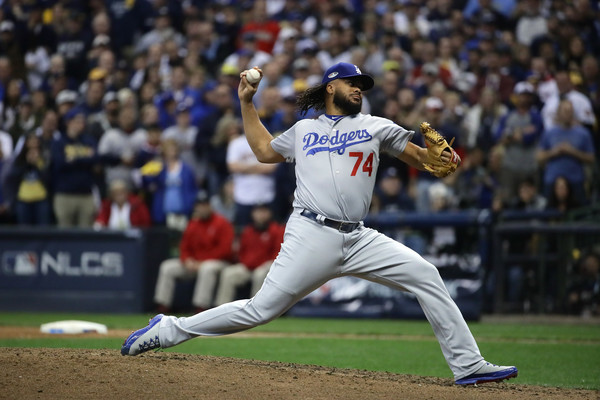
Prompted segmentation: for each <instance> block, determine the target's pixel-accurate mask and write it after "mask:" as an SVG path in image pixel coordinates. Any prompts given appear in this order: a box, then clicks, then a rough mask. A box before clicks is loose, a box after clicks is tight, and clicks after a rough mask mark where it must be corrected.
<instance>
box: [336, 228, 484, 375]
mask: <svg viewBox="0 0 600 400" xmlns="http://www.w3.org/2000/svg"><path fill="white" fill-rule="evenodd" d="M362 243H368V245H369V248H368V250H367V249H362V251H361V247H363V246H362ZM348 246H349V249H350V252H349V254H348V255H347V256H346V260H348V261H347V262H346V264H345V267H344V273H350V274H352V275H355V276H358V277H362V278H365V279H369V280H372V281H374V282H378V283H381V284H384V285H386V286H389V287H393V288H396V289H400V290H406V291H409V292H411V293H413V294H414V295H415V296H416V297H417V300H418V301H419V304H420V305H421V307H422V309H423V312H424V313H425V316H426V317H427V320H428V321H429V323H430V324H431V326H432V328H433V332H434V333H435V336H436V338H437V339H438V341H439V343H440V346H441V348H442V352H443V354H444V357H445V358H446V362H447V363H448V366H449V367H450V369H451V370H452V372H453V374H454V376H455V378H457V379H458V378H462V377H465V376H467V375H470V374H471V373H473V372H475V371H477V370H478V369H479V368H480V367H481V366H482V365H483V364H485V361H484V359H483V357H482V356H481V353H480V352H479V348H478V346H477V343H476V342H475V338H473V335H472V334H471V331H470V330H469V327H468V326H467V323H466V322H465V320H464V318H463V316H462V314H461V312H460V310H459V308H458V307H457V306H456V303H454V300H453V299H452V298H451V297H450V294H449V293H448V290H447V289H446V286H445V285H444V282H443V281H442V278H441V277H440V274H439V272H438V270H437V268H436V267H435V266H433V265H432V264H431V263H429V262H427V261H426V260H425V259H423V258H422V257H421V256H420V255H419V254H417V253H416V252H415V251H413V250H411V249H410V248H408V247H406V246H405V245H403V244H401V243H398V242H396V241H395V240H392V239H390V238H388V237H386V236H384V235H381V234H380V233H378V232H377V231H374V230H370V229H366V230H363V231H362V232H361V233H360V234H357V235H355V237H353V238H352V239H351V240H349V241H348Z"/></svg>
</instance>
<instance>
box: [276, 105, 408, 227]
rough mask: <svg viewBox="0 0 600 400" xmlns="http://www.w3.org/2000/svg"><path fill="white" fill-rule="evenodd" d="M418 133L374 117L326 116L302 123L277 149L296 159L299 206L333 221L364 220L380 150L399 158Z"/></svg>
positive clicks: (286, 134) (282, 137)
mask: <svg viewBox="0 0 600 400" xmlns="http://www.w3.org/2000/svg"><path fill="white" fill-rule="evenodd" d="M413 134H414V131H408V130H406V129H404V128H402V127H401V126H399V125H397V124H395V123H394V122H392V121H390V120H389V119H385V118H380V117H374V116H372V115H366V114H355V115H349V116H345V117H342V118H340V119H338V120H336V121H333V120H332V119H330V118H328V117H326V116H325V115H321V116H320V117H319V118H317V119H304V120H301V121H299V122H297V123H296V124H295V125H294V126H293V127H291V128H290V129H289V130H287V131H286V132H284V133H283V134H281V135H280V136H278V137H276V138H275V139H274V140H273V141H272V142H271V146H272V147H273V149H274V150H275V151H276V152H278V153H279V154H281V155H282V156H284V157H285V158H286V159H287V160H288V161H294V160H295V161H296V192H295V195H294V207H298V208H305V209H308V210H311V211H313V212H316V213H319V214H321V215H324V216H325V217H327V218H331V219H336V220H342V221H360V220H362V219H363V218H364V217H365V215H367V212H368V211H369V206H370V204H371V197H372V195H373V187H374V185H375V177H376V175H377V168H378V166H379V152H380V151H385V152H387V153H389V154H391V155H392V156H397V155H399V154H400V153H402V152H403V151H404V149H405V147H406V145H407V143H408V141H409V140H410V139H411V138H412V136H413Z"/></svg>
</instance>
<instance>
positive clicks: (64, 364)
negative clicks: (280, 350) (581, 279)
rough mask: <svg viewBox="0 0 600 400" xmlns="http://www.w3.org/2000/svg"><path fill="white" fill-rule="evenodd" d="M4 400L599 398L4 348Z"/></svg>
mask: <svg viewBox="0 0 600 400" xmlns="http://www.w3.org/2000/svg"><path fill="white" fill-rule="evenodd" d="M0 365H2V366H3V368H2V372H0V377H1V379H0V382H2V390H1V391H0V399H82V398H85V399H106V398H113V399H115V400H116V399H142V398H144V399H147V398H161V399H210V400H220V399H224V400H225V399H226V400H238V399H239V400H243V399H248V400H257V399H261V400H262V399H302V400H304V399H323V400H331V399H343V400H352V399H357V400H365V399H377V400H383V399H398V398H403V399H461V400H462V399H478V400H480V399H483V400H486V399H490V400H491V399H494V400H502V399H510V400H519V399H532V398H537V399H545V400H548V399H561V400H562V399H571V400H578V399H597V398H598V393H597V392H594V391H586V390H570V389H558V388H548V387H538V386H525V385H519V384H517V383H512V382H517V381H510V382H511V383H493V384H487V385H479V386H478V387H458V386H456V385H454V384H453V382H452V380H450V379H442V378H426V377H418V376H410V375H398V374H390V373H383V372H370V371H361V370H347V369H332V368H324V367H319V366H311V365H296V364H285V363H277V362H266V361H253V360H240V359H233V358H223V357H206V356H198V355H186V354H178V353H166V352H155V353H146V354H143V355H141V356H138V357H123V356H121V355H120V353H119V351H118V350H116V349H115V350H81V349H32V348H0Z"/></svg>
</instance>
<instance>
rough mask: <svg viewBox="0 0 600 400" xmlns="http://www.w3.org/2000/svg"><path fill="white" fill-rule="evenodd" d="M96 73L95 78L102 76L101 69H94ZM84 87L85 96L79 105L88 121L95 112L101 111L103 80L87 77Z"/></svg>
mask: <svg viewBox="0 0 600 400" xmlns="http://www.w3.org/2000/svg"><path fill="white" fill-rule="evenodd" d="M95 72H96V73H97V74H100V75H96V76H95V77H96V78H100V77H101V76H104V74H105V73H104V72H103V71H101V70H100V71H95ZM86 86H87V87H86V88H85V96H84V99H83V102H82V103H81V105H80V107H81V109H82V110H83V113H84V114H85V116H86V118H87V119H88V123H89V122H90V121H91V120H92V118H94V117H95V116H96V115H97V114H99V113H101V112H102V106H103V104H102V100H103V98H104V81H103V79H101V78H100V79H89V80H88V81H87V83H86Z"/></svg>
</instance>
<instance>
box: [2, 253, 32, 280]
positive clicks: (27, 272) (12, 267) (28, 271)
mask: <svg viewBox="0 0 600 400" xmlns="http://www.w3.org/2000/svg"><path fill="white" fill-rule="evenodd" d="M38 268H39V263H38V256H37V254H36V253H35V252H33V251H6V252H4V253H3V254H2V271H3V272H4V274H5V275H8V276H34V275H37V273H38Z"/></svg>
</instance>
